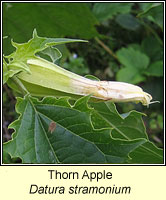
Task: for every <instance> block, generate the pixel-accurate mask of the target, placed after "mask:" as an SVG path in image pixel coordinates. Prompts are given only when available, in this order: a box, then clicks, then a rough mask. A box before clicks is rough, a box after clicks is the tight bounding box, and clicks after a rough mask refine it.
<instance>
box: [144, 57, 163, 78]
mask: <svg viewBox="0 0 166 200" xmlns="http://www.w3.org/2000/svg"><path fill="white" fill-rule="evenodd" d="M145 74H146V75H148V76H158V77H161V76H163V61H162V60H159V61H156V62H154V63H152V64H151V65H150V66H149V67H148V69H147V70H146V71H145Z"/></svg>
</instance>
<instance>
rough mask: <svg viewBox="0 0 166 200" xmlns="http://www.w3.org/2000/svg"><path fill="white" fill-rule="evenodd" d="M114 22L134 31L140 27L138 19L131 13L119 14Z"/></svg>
mask: <svg viewBox="0 0 166 200" xmlns="http://www.w3.org/2000/svg"><path fill="white" fill-rule="evenodd" d="M116 22H117V23H118V24H119V25H120V26H122V27H123V28H125V29H128V30H132V31H135V30H137V29H138V28H139V27H140V23H139V21H138V20H137V19H136V18H135V17H134V16H133V15H131V14H120V15H118V16H117V17H116Z"/></svg>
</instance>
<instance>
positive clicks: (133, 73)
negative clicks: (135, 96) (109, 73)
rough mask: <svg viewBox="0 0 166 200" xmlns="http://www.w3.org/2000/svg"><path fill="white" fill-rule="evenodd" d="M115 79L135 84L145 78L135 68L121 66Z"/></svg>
mask: <svg viewBox="0 0 166 200" xmlns="http://www.w3.org/2000/svg"><path fill="white" fill-rule="evenodd" d="M116 80H118V81H122V82H127V83H132V84H137V83H140V82H142V81H144V80H145V77H144V76H143V75H141V73H140V72H139V71H138V69H137V68H130V67H124V68H121V69H120V70H119V71H118V72H117V74H116Z"/></svg>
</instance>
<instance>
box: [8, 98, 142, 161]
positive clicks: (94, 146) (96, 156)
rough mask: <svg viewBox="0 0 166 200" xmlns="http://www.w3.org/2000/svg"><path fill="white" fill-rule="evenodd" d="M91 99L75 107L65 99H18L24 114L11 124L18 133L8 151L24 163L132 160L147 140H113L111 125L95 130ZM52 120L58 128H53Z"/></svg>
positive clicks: (19, 111) (9, 144) (10, 142)
mask: <svg viewBox="0 0 166 200" xmlns="http://www.w3.org/2000/svg"><path fill="white" fill-rule="evenodd" d="M88 98H89V97H83V98H82V99H79V100H78V102H76V104H75V106H74V107H73V108H72V107H71V106H70V105H69V103H68V100H67V99H64V98H63V99H61V98H60V99H58V100H57V99H54V98H49V97H47V98H45V99H44V100H43V101H37V99H35V98H31V97H28V96H26V97H25V98H24V99H22V98H17V105H16V111H17V112H18V113H20V117H19V119H18V120H16V121H15V122H13V123H12V124H11V125H10V126H9V127H10V128H14V129H15V133H14V134H13V136H12V140H11V141H9V142H7V143H5V144H4V150H5V151H6V152H8V153H9V154H10V155H11V156H12V157H20V158H21V159H22V162H23V163H124V162H129V157H128V154H129V153H130V152H132V151H133V150H134V149H136V148H137V147H138V146H140V145H141V144H143V143H145V142H146V139H144V138H140V139H135V140H131V141H125V140H121V139H113V138H112V137H111V136H110V130H111V128H110V127H108V128H102V129H101V128H100V129H95V128H94V127H93V125H92V122H91V118H90V116H91V115H90V113H91V111H92V109H90V108H88V107H87V105H86V104H87V100H88ZM81 105H82V106H81ZM83 107H84V108H85V109H83V110H82V108H83ZM51 123H54V125H55V124H56V127H54V129H51V131H50V126H51Z"/></svg>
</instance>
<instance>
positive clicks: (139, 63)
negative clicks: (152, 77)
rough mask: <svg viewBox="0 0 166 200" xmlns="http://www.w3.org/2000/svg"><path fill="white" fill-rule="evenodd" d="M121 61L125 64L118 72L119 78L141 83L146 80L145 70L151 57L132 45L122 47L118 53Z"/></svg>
mask: <svg viewBox="0 0 166 200" xmlns="http://www.w3.org/2000/svg"><path fill="white" fill-rule="evenodd" d="M116 55H117V57H118V60H119V61H120V63H121V64H122V65H123V66H125V67H124V68H122V69H120V70H119V71H118V73H117V80H118V81H124V82H129V83H133V84H136V83H139V82H141V81H144V80H145V77H144V76H143V73H144V70H145V69H146V68H147V67H148V64H149V57H148V56H147V55H146V54H144V53H142V52H141V51H139V50H137V49H133V48H132V47H128V48H121V49H120V50H118V51H117V53H116Z"/></svg>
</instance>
